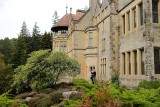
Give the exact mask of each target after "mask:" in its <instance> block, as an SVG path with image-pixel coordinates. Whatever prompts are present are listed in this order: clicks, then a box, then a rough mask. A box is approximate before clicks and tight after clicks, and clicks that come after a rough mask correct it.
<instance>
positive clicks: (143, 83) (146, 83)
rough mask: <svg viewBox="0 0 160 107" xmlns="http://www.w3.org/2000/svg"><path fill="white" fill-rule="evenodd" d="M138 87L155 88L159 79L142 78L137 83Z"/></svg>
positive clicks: (159, 84) (158, 84)
mask: <svg viewBox="0 0 160 107" xmlns="http://www.w3.org/2000/svg"><path fill="white" fill-rule="evenodd" d="M138 87H139V88H145V89H157V88H159V87H160V81H157V80H153V81H146V80H143V81H141V82H140V83H139V85H138Z"/></svg>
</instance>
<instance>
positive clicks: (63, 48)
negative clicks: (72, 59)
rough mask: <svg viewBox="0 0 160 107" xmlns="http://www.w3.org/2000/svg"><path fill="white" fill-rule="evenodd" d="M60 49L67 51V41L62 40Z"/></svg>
mask: <svg viewBox="0 0 160 107" xmlns="http://www.w3.org/2000/svg"><path fill="white" fill-rule="evenodd" d="M65 43H66V44H65ZM60 51H61V52H67V41H60Z"/></svg>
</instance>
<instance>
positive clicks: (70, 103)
mask: <svg viewBox="0 0 160 107" xmlns="http://www.w3.org/2000/svg"><path fill="white" fill-rule="evenodd" d="M81 104H82V101H81V100H67V99H65V100H64V102H63V106H64V107H78V105H81Z"/></svg>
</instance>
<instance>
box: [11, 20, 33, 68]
mask: <svg viewBox="0 0 160 107" xmlns="http://www.w3.org/2000/svg"><path fill="white" fill-rule="evenodd" d="M30 46H31V37H30V34H29V31H28V29H27V25H26V23H25V22H23V24H22V27H21V31H20V34H19V36H18V39H17V40H16V42H15V44H14V47H13V54H12V63H13V64H14V66H15V67H17V66H19V65H24V64H25V63H26V61H27V58H28V54H29V53H30V52H31V47H30Z"/></svg>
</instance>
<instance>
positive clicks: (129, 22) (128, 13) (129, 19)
mask: <svg viewBox="0 0 160 107" xmlns="http://www.w3.org/2000/svg"><path fill="white" fill-rule="evenodd" d="M127 24H128V27H127V28H128V29H127V30H128V32H129V31H131V12H130V11H128V12H127Z"/></svg>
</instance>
